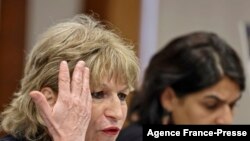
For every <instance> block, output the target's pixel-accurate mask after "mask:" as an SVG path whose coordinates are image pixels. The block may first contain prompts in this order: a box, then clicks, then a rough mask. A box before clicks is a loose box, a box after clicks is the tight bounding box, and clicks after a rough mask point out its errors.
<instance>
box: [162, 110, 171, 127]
mask: <svg viewBox="0 0 250 141" xmlns="http://www.w3.org/2000/svg"><path fill="white" fill-rule="evenodd" d="M170 114H171V112H169V111H167V110H164V111H163V116H162V124H163V125H167V124H169V121H170Z"/></svg>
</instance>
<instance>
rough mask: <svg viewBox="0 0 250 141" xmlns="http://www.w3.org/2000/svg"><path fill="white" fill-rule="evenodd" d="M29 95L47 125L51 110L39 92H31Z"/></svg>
mask: <svg viewBox="0 0 250 141" xmlns="http://www.w3.org/2000/svg"><path fill="white" fill-rule="evenodd" d="M29 95H30V97H31V98H32V101H33V102H34V103H35V104H36V106H37V108H38V110H39V113H40V114H41V116H42V118H43V120H44V122H45V123H48V121H47V120H49V119H50V117H51V113H52V109H51V107H50V105H49V103H48V101H47V100H46V98H45V96H44V95H43V93H41V92H39V91H31V92H30V94H29Z"/></svg>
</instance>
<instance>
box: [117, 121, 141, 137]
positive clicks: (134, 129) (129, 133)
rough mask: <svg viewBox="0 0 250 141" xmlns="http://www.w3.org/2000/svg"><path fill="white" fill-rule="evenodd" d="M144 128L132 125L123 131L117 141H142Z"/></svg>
mask: <svg viewBox="0 0 250 141" xmlns="http://www.w3.org/2000/svg"><path fill="white" fill-rule="evenodd" d="M142 132H143V129H142V126H141V125H139V124H136V123H134V124H131V125H129V126H128V127H126V128H124V129H123V130H121V132H120V134H119V136H118V138H117V140H116V141H142V136H143V135H142Z"/></svg>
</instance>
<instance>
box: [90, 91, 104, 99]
mask: <svg viewBox="0 0 250 141" xmlns="http://www.w3.org/2000/svg"><path fill="white" fill-rule="evenodd" d="M91 95H92V98H95V99H102V98H104V96H105V94H104V92H103V91H99V92H93V93H91Z"/></svg>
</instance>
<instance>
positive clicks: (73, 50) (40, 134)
mask: <svg viewBox="0 0 250 141" xmlns="http://www.w3.org/2000/svg"><path fill="white" fill-rule="evenodd" d="M63 60H66V61H67V62H68V65H69V70H70V73H71V74H72V71H73V69H74V67H75V64H76V63H77V62H78V61H79V60H83V61H85V63H86V65H87V66H88V67H89V69H90V87H91V88H92V89H93V88H95V87H98V86H99V85H100V83H101V82H102V81H103V79H104V78H103V76H106V77H108V79H111V78H115V80H116V82H119V83H124V84H126V85H128V87H129V88H130V90H132V89H133V87H134V86H135V83H136V81H137V77H138V72H139V68H138V60H137V57H136V55H135V53H134V51H133V46H132V45H130V44H128V43H127V42H125V41H124V40H123V39H122V38H121V37H119V36H118V35H117V34H115V33H114V32H113V31H112V30H111V29H107V28H106V26H104V25H102V24H101V23H100V22H98V21H96V20H95V19H93V18H92V17H90V16H86V15H83V14H82V15H77V16H76V17H74V18H73V19H72V20H69V21H66V22H62V23H59V24H57V25H55V26H52V27H51V28H49V29H48V30H47V32H45V33H44V34H43V36H42V37H41V39H40V40H39V41H38V42H37V44H36V45H35V47H34V48H33V50H32V51H31V53H30V54H29V56H28V60H27V63H26V66H25V70H24V77H23V79H22V81H21V88H20V90H19V91H18V92H17V93H15V94H14V95H15V98H14V99H13V100H12V102H11V103H10V105H9V106H8V107H7V108H6V109H5V110H4V111H3V112H2V119H1V128H2V130H4V131H5V132H6V133H9V134H11V135H14V136H16V137H19V138H20V137H25V138H26V139H28V140H39V141H42V140H43V141H45V140H52V139H51V138H50V137H49V134H48V132H47V131H46V127H45V126H44V124H43V121H42V119H41V117H40V115H39V114H38V111H37V109H36V107H35V104H34V103H33V102H32V100H31V98H30V96H29V92H30V91H32V90H40V89H41V88H43V87H50V88H52V89H53V90H54V91H55V92H58V73H59V64H60V62H61V61H63Z"/></svg>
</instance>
